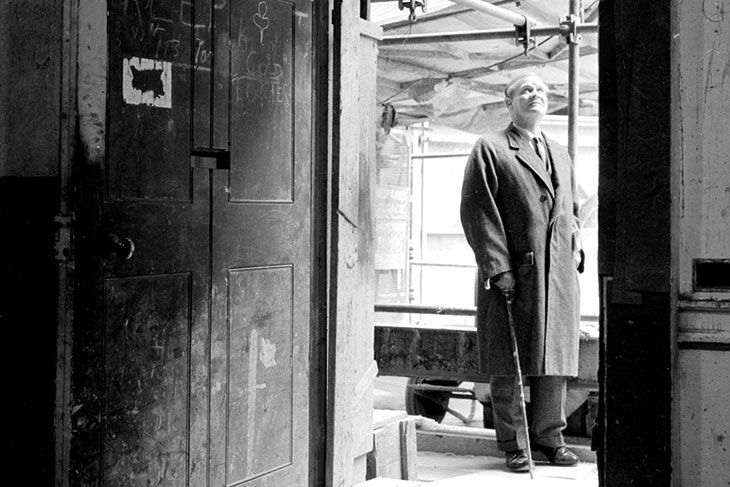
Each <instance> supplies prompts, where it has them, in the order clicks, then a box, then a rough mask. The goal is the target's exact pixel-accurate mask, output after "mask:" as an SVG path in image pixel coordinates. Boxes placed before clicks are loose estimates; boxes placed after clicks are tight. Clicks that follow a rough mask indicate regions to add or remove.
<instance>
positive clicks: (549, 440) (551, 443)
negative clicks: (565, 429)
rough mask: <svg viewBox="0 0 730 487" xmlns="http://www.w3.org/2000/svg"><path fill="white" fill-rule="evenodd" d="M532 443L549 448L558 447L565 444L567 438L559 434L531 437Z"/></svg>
mask: <svg viewBox="0 0 730 487" xmlns="http://www.w3.org/2000/svg"><path fill="white" fill-rule="evenodd" d="M530 444H531V445H537V446H546V447H548V448H557V447H559V446H565V439H564V438H563V435H557V436H545V437H542V438H535V437H533V436H531V437H530Z"/></svg>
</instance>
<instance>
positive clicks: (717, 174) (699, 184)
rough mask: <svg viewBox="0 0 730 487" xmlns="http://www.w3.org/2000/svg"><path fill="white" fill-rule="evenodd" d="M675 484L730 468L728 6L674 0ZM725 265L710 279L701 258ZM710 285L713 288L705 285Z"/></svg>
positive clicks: (723, 478)
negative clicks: (699, 270) (699, 269)
mask: <svg viewBox="0 0 730 487" xmlns="http://www.w3.org/2000/svg"><path fill="white" fill-rule="evenodd" d="M673 7H674V8H673V13H674V16H673V23H672V63H673V70H672V83H673V90H672V116H673V123H672V142H673V143H672V151H673V154H672V163H673V171H674V172H673V178H674V183H673V194H674V196H675V198H674V201H675V206H674V210H673V224H674V231H673V236H674V240H673V244H674V255H673V258H674V264H673V269H674V272H675V275H676V283H675V293H676V299H677V344H678V352H677V354H678V355H677V361H676V377H675V395H676V398H677V401H676V409H675V418H676V423H677V426H676V429H675V440H676V441H675V445H676V447H677V449H678V451H677V452H676V459H677V460H678V462H677V463H678V465H676V466H675V472H676V473H675V482H676V485H727V480H728V472H730V455H729V454H728V450H730V409H728V408H727V404H728V403H730V373H729V372H728V371H729V370H730V271H729V270H728V268H730V164H729V163H730V137H728V115H727V114H728V113H729V112H730V73H729V72H728V65H730V1H729V0H718V1H702V2H683V1H680V0H675V1H674V2H673ZM698 259H700V260H705V259H707V260H712V262H709V265H711V266H712V265H719V267H718V268H717V273H715V275H714V277H712V276H711V277H712V278H711V279H710V282H707V281H706V280H705V279H704V278H703V276H702V275H699V280H698V279H697V277H698V276H697V274H696V273H695V264H696V263H697V260H698ZM708 284H709V286H708Z"/></svg>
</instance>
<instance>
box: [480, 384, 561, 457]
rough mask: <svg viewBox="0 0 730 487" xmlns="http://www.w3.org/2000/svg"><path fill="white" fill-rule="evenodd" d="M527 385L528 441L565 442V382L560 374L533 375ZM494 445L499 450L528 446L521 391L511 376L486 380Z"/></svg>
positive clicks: (548, 444) (554, 443)
mask: <svg viewBox="0 0 730 487" xmlns="http://www.w3.org/2000/svg"><path fill="white" fill-rule="evenodd" d="M529 381H530V382H529V384H530V405H531V413H532V414H531V418H530V426H529V427H530V441H531V442H532V443H534V444H536V445H541V446H549V447H556V446H562V445H563V444H564V440H563V434H562V431H563V429H565V426H566V420H565V397H566V381H565V377H560V376H534V377H530V378H529ZM489 389H490V396H491V398H492V414H493V417H494V429H495V432H496V434H497V447H498V448H499V449H500V450H501V451H512V450H518V449H524V448H527V445H526V443H525V439H524V438H525V432H524V423H523V420H522V411H521V408H520V394H519V390H518V387H517V385H516V382H515V377H514V376H492V377H490V379H489Z"/></svg>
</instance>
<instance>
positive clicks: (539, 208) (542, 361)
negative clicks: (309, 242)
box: [461, 124, 580, 376]
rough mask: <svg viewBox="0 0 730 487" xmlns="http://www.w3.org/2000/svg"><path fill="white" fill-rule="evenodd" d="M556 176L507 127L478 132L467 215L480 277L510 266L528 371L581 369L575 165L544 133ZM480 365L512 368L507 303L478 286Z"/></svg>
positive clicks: (510, 371)
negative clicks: (579, 366)
mask: <svg viewBox="0 0 730 487" xmlns="http://www.w3.org/2000/svg"><path fill="white" fill-rule="evenodd" d="M543 139H544V140H545V142H546V146H547V150H548V153H549V157H550V159H551V161H552V176H551V175H549V174H548V171H547V169H546V167H545V164H544V163H543V162H542V160H541V159H540V158H539V157H538V155H537V154H536V153H535V151H534V150H533V148H532V146H531V144H530V141H529V140H528V139H527V137H526V136H524V135H523V134H522V133H521V132H520V131H519V130H518V129H516V128H515V127H514V126H513V125H511V124H510V126H509V127H508V128H506V129H505V130H503V131H501V132H494V133H490V134H487V135H485V136H483V137H481V138H480V139H479V140H478V141H477V142H476V144H475V145H474V148H473V149H472V152H471V155H470V156H469V160H468V162H467V165H466V169H465V172H464V182H463V186H462V195H461V222H462V226H463V227H464V233H465V234H466V239H467V241H468V242H469V245H470V246H471V248H472V250H473V251H474V256H475V258H476V263H477V266H478V268H479V281H480V282H482V281H484V280H487V279H489V278H491V277H493V276H495V275H497V274H500V273H502V272H505V271H509V270H512V271H513V272H514V274H515V277H516V280H517V283H516V289H515V300H514V305H513V311H514V322H515V331H516V335H517V342H518V347H519V353H520V366H521V368H522V373H523V374H524V375H562V376H575V375H577V373H578V344H579V342H578V340H579V328H580V307H579V303H580V298H579V288H578V274H577V270H576V268H577V265H576V261H575V259H574V251H579V250H580V248H579V247H580V235H579V232H580V224H579V220H578V204H577V198H576V190H575V188H576V186H575V176H574V171H573V164H572V161H571V159H570V156H569V155H568V153H567V151H566V150H565V149H564V148H563V147H561V146H560V145H559V144H558V143H557V142H555V141H553V140H550V139H548V138H547V137H545V135H544V134H543ZM476 319H477V339H478V345H479V347H478V349H479V358H480V367H481V370H480V372H482V373H485V374H488V375H514V361H513V357H512V352H511V348H510V342H511V339H510V332H509V324H508V321H507V311H506V303H505V300H504V297H503V296H502V294H501V292H500V291H499V290H498V289H497V288H496V286H491V288H490V289H485V287H484V286H482V285H479V286H478V293H477V318H476Z"/></svg>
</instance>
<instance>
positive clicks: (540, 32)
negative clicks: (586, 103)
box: [378, 23, 598, 47]
mask: <svg viewBox="0 0 730 487" xmlns="http://www.w3.org/2000/svg"><path fill="white" fill-rule="evenodd" d="M577 29H578V33H597V32H598V24H595V23H593V24H578V26H577ZM530 34H531V35H533V36H535V37H547V36H554V35H566V34H567V28H566V27H564V26H562V25H559V26H546V27H533V28H532V29H530ZM514 37H515V30H514V29H491V30H475V31H465V32H439V33H433V34H410V35H395V36H384V37H383V38H382V39H381V40H380V42H379V43H378V45H379V46H380V47H384V46H402V45H403V44H408V45H413V44H430V43H436V42H466V41H484V40H499V39H514Z"/></svg>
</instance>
